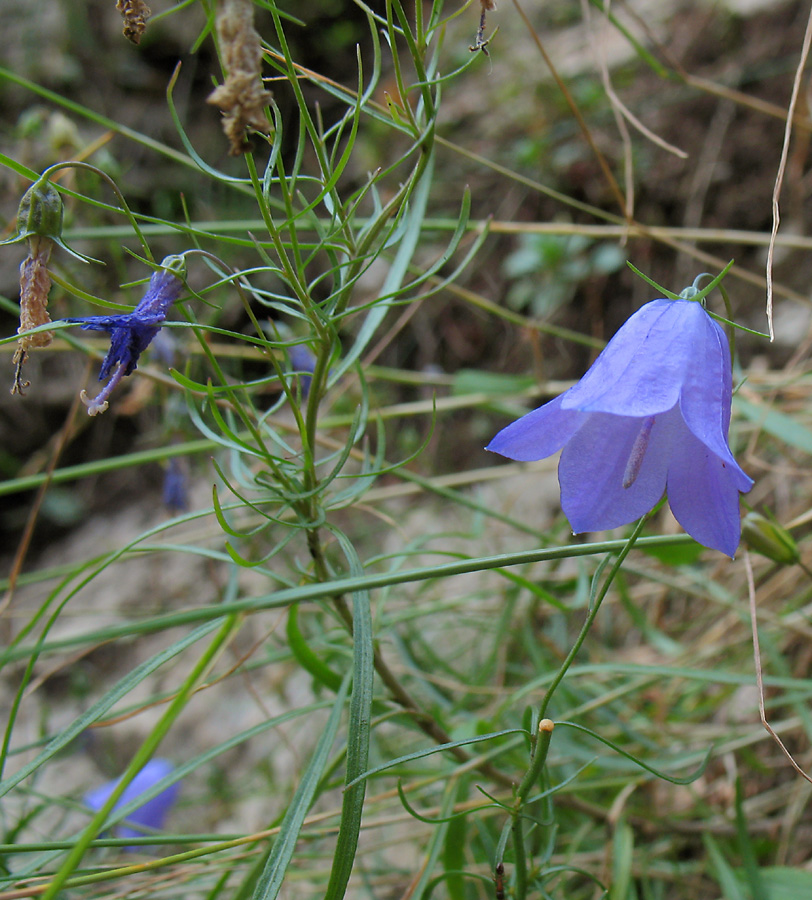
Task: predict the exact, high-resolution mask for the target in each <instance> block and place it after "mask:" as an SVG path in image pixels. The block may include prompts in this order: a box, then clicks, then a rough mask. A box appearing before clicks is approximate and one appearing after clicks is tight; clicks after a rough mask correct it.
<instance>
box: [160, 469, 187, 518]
mask: <svg viewBox="0 0 812 900" xmlns="http://www.w3.org/2000/svg"><path fill="white" fill-rule="evenodd" d="M163 501H164V506H166V508H167V509H168V510H169V512H170V513H171V514H172V515H173V516H177V515H180V513H183V512H186V511H187V510H188V509H189V473H188V471H187V467H186V464H185V461H184V460H181V459H180V458H179V457H177V456H173V457H172V458H171V459H170V460H169V464H168V465H167V467H166V472H165V474H164V488H163Z"/></svg>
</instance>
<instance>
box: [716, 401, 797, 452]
mask: <svg viewBox="0 0 812 900" xmlns="http://www.w3.org/2000/svg"><path fill="white" fill-rule="evenodd" d="M733 405H734V407H735V409H736V412H739V413H741V414H742V415H744V416H746V417H747V418H748V419H750V421H751V422H755V423H756V424H757V425H758V426H759V428H761V429H762V430H764V431H766V432H767V433H768V434H771V435H772V436H773V437H776V438H778V439H779V440H781V441H783V442H784V443H785V444H789V445H790V447H796V448H797V449H798V450H803V451H804V452H805V453H812V431H810V430H809V429H808V428H804V426H803V425H801V424H800V422H798V420H797V419H795V418H793V417H792V416H788V415H786V413H782V412H778V410H777V409H771V408H769V407H767V406H762V405H761V404H758V403H751V402H750V401H749V400H745V399H744V398H743V397H740V396H739V395H738V394H737V395H736V396H735V397H734V398H733Z"/></svg>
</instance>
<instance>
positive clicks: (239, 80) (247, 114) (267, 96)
mask: <svg viewBox="0 0 812 900" xmlns="http://www.w3.org/2000/svg"><path fill="white" fill-rule="evenodd" d="M217 37H218V39H219V43H220V53H221V54H222V62H223V68H224V69H225V70H226V80H225V82H224V83H223V84H221V85H220V86H219V87H217V88H215V89H214V91H213V92H212V93H211V94H210V95H209V97H208V98H207V100H206V102H207V103H211V104H212V105H213V106H218V107H219V108H220V109H221V110H222V112H223V131H224V132H225V134H226V137H227V138H228V140H229V143H230V145H231V146H230V150H229V153H230V154H231V155H232V156H237V155H239V154H240V153H245V152H246V150H247V149H248V147H249V145H248V142H247V139H246V129H248V128H249V127H250V128H253V129H254V131H258V132H260V133H261V134H268V133H269V132H270V130H271V128H270V125H269V123H268V119H267V118H266V116H265V108H266V107H267V106H268V104H269V103H270V102H271V98H272V97H273V94H272V93H271V92H270V91H266V90H265V89H264V87H263V86H262V44H261V43H260V39H259V35H258V34H257V32H256V29H255V28H254V5H253V3H252V2H251V0H224V2H223V4H222V8H221V10H220V12H219V14H218V16H217Z"/></svg>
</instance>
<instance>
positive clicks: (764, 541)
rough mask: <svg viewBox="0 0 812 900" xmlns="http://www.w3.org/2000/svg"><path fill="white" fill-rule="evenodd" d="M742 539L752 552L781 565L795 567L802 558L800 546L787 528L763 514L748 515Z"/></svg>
mask: <svg viewBox="0 0 812 900" xmlns="http://www.w3.org/2000/svg"><path fill="white" fill-rule="evenodd" d="M742 538H743V539H744V542H745V544H747V546H748V547H749V548H750V549H751V550H755V551H756V553H760V554H761V555H762V556H766V557H767V559H771V560H772V561H773V562H777V563H781V565H784V566H791V565H794V564H795V563H797V562H798V561H799V560H800V558H801V554H800V552H799V550H798V545H797V544H796V543H795V541H794V540H793V539H792V535H791V534H790V533H789V532H788V531H787V530H786V528H782V527H781V526H780V525H779V524H778V523H777V522H773V521H771V520H770V519H767V518H766V517H765V516H762V515H761V513H757V512H749V513H747V515H746V516H745V517H744V521H743V522H742Z"/></svg>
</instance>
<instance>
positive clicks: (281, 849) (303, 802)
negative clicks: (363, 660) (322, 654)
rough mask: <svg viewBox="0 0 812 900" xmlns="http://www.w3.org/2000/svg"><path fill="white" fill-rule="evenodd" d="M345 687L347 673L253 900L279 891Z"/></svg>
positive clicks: (329, 746) (332, 734)
mask: <svg viewBox="0 0 812 900" xmlns="http://www.w3.org/2000/svg"><path fill="white" fill-rule="evenodd" d="M348 687H349V676H348V677H347V678H345V679H344V681H343V682H342V684H341V687H340V688H339V691H338V696H337V697H336V702H335V703H334V704H333V710H332V712H331V713H330V718H329V719H328V720H327V724H326V725H325V727H324V731H322V733H321V737H320V738H319V742H318V744H317V745H316V749H315V751H314V753H313V757H312V759H311V760H310V764H309V765H308V767H307V770H306V771H305V773H304V775H303V776H302V780H301V781H300V782H299V786H298V787H297V788H296V793H295V794H294V796H293V799H292V800H291V801H290V804H289V805H288V808H287V811H286V812H285V818H284V819H283V820H282V825H281V826H280V828H279V835H278V836H277V838H276V840H275V841H274V845H273V848H272V849H271V853H270V856H269V857H268V861H267V863H266V864H265V869H264V870H263V872H262V875H260V878H259V881H258V882H257V887H256V890H255V891H254V900H274V898H275V897H276V896H277V895H278V894H279V889H280V888H281V887H282V881H283V879H284V877H285V873H286V872H287V870H288V866H289V865H290V861H291V859H292V858H293V851H294V850H295V849H296V842H297V841H298V840H299V832H300V831H301V830H302V824H303V823H304V820H305V816H306V815H307V811H308V810H309V809H310V807H311V806H312V804H313V798H314V797H315V795H316V790H317V789H318V786H319V782H320V781H321V778H322V775H323V774H324V770H325V769H326V768H327V761H328V759H329V756H330V750H331V749H332V746H333V743H334V741H335V737H336V733H337V732H338V726H339V723H340V722H341V713H342V710H343V709H344V703H345V701H346V699H347V688H348Z"/></svg>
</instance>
